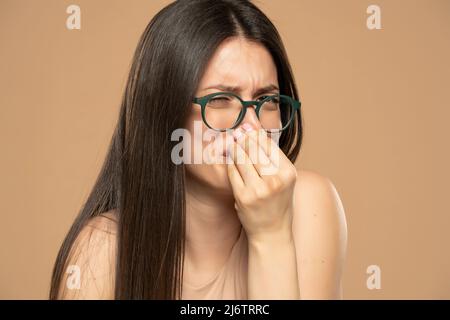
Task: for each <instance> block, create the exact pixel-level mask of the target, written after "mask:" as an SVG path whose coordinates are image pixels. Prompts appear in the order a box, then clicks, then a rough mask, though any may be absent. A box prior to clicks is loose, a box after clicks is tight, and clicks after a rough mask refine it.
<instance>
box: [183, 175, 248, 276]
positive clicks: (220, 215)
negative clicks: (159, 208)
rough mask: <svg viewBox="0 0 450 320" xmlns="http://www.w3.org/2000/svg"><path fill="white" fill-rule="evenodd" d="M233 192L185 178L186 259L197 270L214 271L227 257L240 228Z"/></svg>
mask: <svg viewBox="0 0 450 320" xmlns="http://www.w3.org/2000/svg"><path fill="white" fill-rule="evenodd" d="M241 226H242V225H241V222H240V220H239V217H238V216H237V213H236V209H235V208H234V197H233V194H232V193H231V192H224V191H220V190H214V189H213V188H211V187H206V186H205V185H204V184H202V183H201V182H200V181H197V180H196V179H195V178H192V177H188V176H187V177H186V246H185V259H186V261H187V263H188V264H189V266H190V267H191V268H192V269H193V270H195V271H205V272H215V271H218V269H220V267H221V266H222V265H223V264H224V263H225V261H226V260H227V258H228V256H229V254H230V252H231V249H232V247H233V245H234V244H235V243H236V241H237V239H238V237H239V233H240V231H241Z"/></svg>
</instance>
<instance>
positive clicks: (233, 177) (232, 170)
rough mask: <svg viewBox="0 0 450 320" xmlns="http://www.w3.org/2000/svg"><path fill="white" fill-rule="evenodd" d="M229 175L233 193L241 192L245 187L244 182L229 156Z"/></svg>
mask: <svg viewBox="0 0 450 320" xmlns="http://www.w3.org/2000/svg"><path fill="white" fill-rule="evenodd" d="M227 174H228V179H229V180H230V184H231V187H232V189H233V193H237V192H239V190H241V189H242V188H243V187H244V181H243V180H242V177H241V174H240V173H239V170H238V169H237V167H236V165H235V164H234V161H233V159H232V158H231V156H229V155H228V156H227Z"/></svg>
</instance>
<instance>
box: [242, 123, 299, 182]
mask: <svg viewBox="0 0 450 320" xmlns="http://www.w3.org/2000/svg"><path fill="white" fill-rule="evenodd" d="M242 127H243V128H244V129H245V131H246V134H247V135H248V136H249V137H250V139H252V140H253V141H256V142H257V143H258V145H259V147H260V148H261V149H262V150H263V151H264V153H265V154H266V156H267V157H268V158H269V159H270V162H271V164H272V166H270V165H268V166H266V167H263V169H262V170H264V172H265V173H264V175H271V174H275V173H276V172H275V171H278V170H279V169H280V167H282V166H288V165H290V164H292V163H291V161H290V160H289V159H288V158H287V157H286V155H285V154H284V152H283V151H282V150H281V149H280V148H279V146H278V144H277V143H276V142H275V141H274V140H273V139H272V138H271V137H269V136H268V134H267V132H266V131H265V130H264V129H258V130H256V129H254V128H252V127H251V126H250V125H249V124H248V123H244V125H243V126H242Z"/></svg>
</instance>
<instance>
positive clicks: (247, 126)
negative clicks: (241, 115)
mask: <svg viewBox="0 0 450 320" xmlns="http://www.w3.org/2000/svg"><path fill="white" fill-rule="evenodd" d="M242 128H244V130H245V131H252V130H253V127H252V126H251V125H250V124H249V123H244V124H243V125H242Z"/></svg>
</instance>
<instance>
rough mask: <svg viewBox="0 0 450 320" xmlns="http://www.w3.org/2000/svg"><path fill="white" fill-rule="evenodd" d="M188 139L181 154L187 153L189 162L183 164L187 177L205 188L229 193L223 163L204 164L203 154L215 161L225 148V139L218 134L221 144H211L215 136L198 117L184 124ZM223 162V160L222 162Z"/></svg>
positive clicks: (195, 116)
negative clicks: (216, 156)
mask: <svg viewBox="0 0 450 320" xmlns="http://www.w3.org/2000/svg"><path fill="white" fill-rule="evenodd" d="M186 129H187V130H188V132H189V137H190V139H186V140H185V141H184V144H185V145H190V148H189V147H188V148H186V147H183V152H185V151H186V152H188V155H189V157H190V161H189V162H188V163H186V164H185V168H186V172H187V173H188V177H190V178H194V179H196V180H197V181H198V182H201V183H202V184H203V185H204V186H205V188H214V189H218V190H222V191H231V185H230V182H229V179H228V175H227V167H226V164H225V163H206V162H205V154H209V155H210V156H211V157H212V159H215V158H214V156H215V155H216V154H219V153H220V154H221V153H222V152H223V150H225V148H226V139H225V138H226V137H225V135H223V134H220V139H221V143H219V144H213V141H214V140H215V139H214V138H212V137H211V136H212V135H214V136H215V135H216V133H214V132H213V131H211V130H209V129H208V127H206V125H205V124H204V123H203V121H202V120H201V116H199V115H195V114H194V115H191V116H190V117H189V119H188V122H187V123H186ZM223 161H225V160H223Z"/></svg>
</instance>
